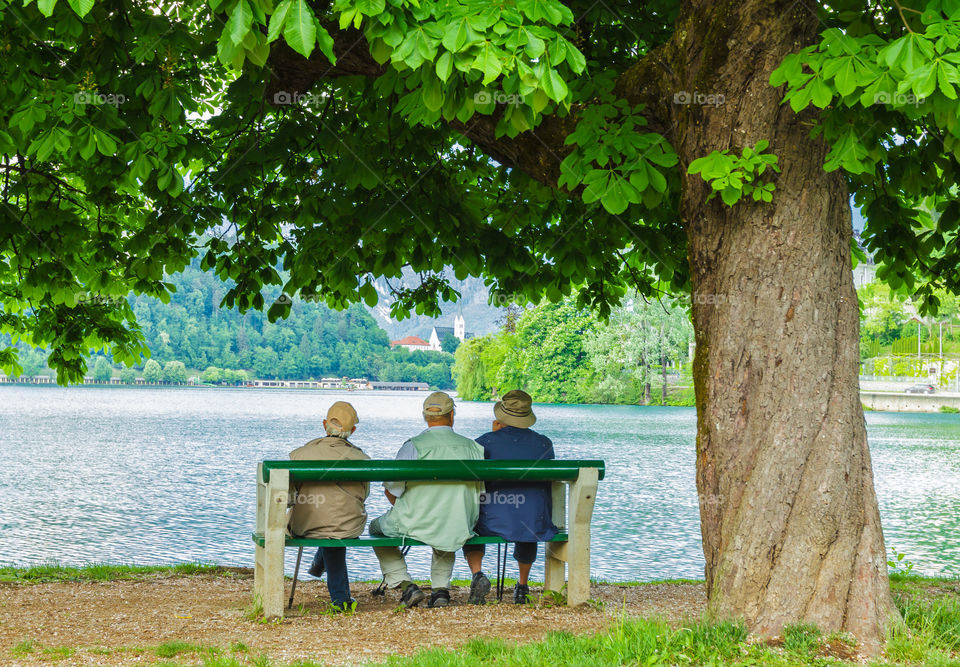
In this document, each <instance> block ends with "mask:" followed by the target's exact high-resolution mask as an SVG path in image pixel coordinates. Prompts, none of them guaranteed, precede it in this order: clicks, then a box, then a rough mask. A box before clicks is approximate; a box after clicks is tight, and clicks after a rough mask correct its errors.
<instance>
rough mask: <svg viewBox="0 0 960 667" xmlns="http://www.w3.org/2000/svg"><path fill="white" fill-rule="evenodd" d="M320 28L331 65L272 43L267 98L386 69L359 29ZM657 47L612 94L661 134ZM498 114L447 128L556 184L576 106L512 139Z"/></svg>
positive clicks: (666, 111)
mask: <svg viewBox="0 0 960 667" xmlns="http://www.w3.org/2000/svg"><path fill="white" fill-rule="evenodd" d="M324 27H325V28H326V29H327V31H328V32H329V33H330V35H331V36H332V37H333V40H334V44H333V51H334V53H335V54H336V56H337V64H336V65H331V64H330V62H329V61H328V60H327V59H326V57H325V56H324V55H323V54H322V53H321V52H320V50H319V49H317V50H315V51H314V53H313V54H312V55H311V56H310V58H309V59H305V58H304V57H303V56H301V55H300V54H298V53H296V52H295V51H293V50H292V49H291V48H290V47H288V46H287V45H286V44H285V43H282V42H277V43H275V44H274V46H273V49H272V51H271V54H270V59H269V61H268V63H267V67H268V68H269V69H270V71H271V72H272V73H273V77H272V79H271V80H270V82H269V84H268V86H267V89H266V95H267V100H268V101H270V102H271V103H273V101H274V100H275V97H274V95H276V94H277V93H286V94H287V95H288V96H289V97H288V98H287V99H296V97H297V96H298V95H303V94H305V93H306V92H307V91H309V90H310V88H312V87H313V86H314V85H315V84H316V83H317V82H318V81H321V80H323V79H334V78H339V77H343V76H365V77H371V78H375V77H378V76H380V75H381V74H383V73H384V72H385V71H386V69H387V66H386V65H380V64H378V63H377V62H376V61H375V60H374V59H373V57H372V56H371V55H370V49H369V46H368V45H367V42H366V39H365V38H364V36H363V34H362V33H361V32H360V31H358V30H354V29H352V28H349V29H347V30H339V29H338V27H337V25H336V24H332V23H331V24H324ZM665 46H666V45H665ZM663 52H664V49H663V47H661V48H659V49H657V50H656V51H654V52H652V53H650V54H648V55H647V56H645V57H643V58H641V59H640V60H639V61H638V62H637V63H636V64H635V65H633V66H631V67H630V68H629V69H627V70H626V71H625V72H624V73H623V74H621V76H620V78H619V80H618V81H617V84H616V88H615V92H616V94H618V95H619V96H621V97H624V98H625V99H627V101H629V102H630V103H631V104H634V105H636V104H644V105H645V107H646V110H647V111H648V112H649V114H648V118H647V120H648V123H649V129H650V131H652V132H658V133H660V134H666V133H667V132H668V131H669V128H670V127H671V124H670V118H671V109H670V108H669V101H672V96H668V95H667V92H666V91H665V90H664V84H665V83H666V84H669V81H665V76H664V73H666V74H667V77H666V78H667V79H673V80H676V76H675V75H674V74H673V72H672V70H671V69H670V67H669V66H668V65H667V64H666V61H665V60H664V59H663V57H662V54H663ZM671 95H672V94H671ZM668 97H669V100H668ZM500 113H501V112H496V113H494V114H492V115H489V116H485V115H480V114H477V115H475V116H474V117H473V118H471V119H470V120H469V121H467V122H466V123H463V122H460V121H457V120H454V121H452V122H451V123H450V127H451V128H452V129H454V130H455V131H457V132H459V133H460V134H462V135H463V136H464V137H466V138H467V139H469V140H470V141H471V142H473V143H474V144H476V145H477V146H478V147H480V148H481V149H482V150H483V151H484V152H485V153H486V154H487V155H489V156H490V157H491V158H493V159H494V160H496V161H497V162H499V163H500V164H502V165H503V166H505V167H511V168H515V169H519V170H521V171H523V172H524V173H526V174H528V175H529V176H530V177H531V178H533V179H535V180H536V181H538V182H540V183H542V184H543V185H546V186H547V187H550V188H557V187H558V186H557V180H558V179H559V177H560V162H561V161H562V160H563V159H564V158H565V157H566V156H567V155H568V154H569V153H570V151H571V150H572V149H571V147H570V146H567V145H565V143H564V141H565V140H566V138H567V136H568V135H569V134H570V133H571V132H573V130H574V128H575V127H576V125H577V120H578V119H577V116H576V109H574V110H573V113H571V114H570V115H568V116H565V117H560V116H556V115H549V116H543V117H542V119H541V122H540V124H539V125H538V126H537V127H536V128H534V129H533V130H532V131H529V132H523V133H521V134H519V135H518V136H516V137H514V138H510V137H507V136H500V137H497V136H496V131H495V130H496V126H497V122H498V121H499V119H500Z"/></svg>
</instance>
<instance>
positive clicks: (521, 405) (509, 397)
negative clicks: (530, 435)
mask: <svg viewBox="0 0 960 667" xmlns="http://www.w3.org/2000/svg"><path fill="white" fill-rule="evenodd" d="M531 403H533V399H532V398H530V394H528V393H527V392H525V391H520V390H519V389H514V390H512V391H508V392H507V393H506V394H504V395H503V398H502V399H501V400H499V401H497V404H496V405H494V406H493V414H494V416H495V417H496V418H497V421H498V422H500V423H501V424H503V425H504V426H516V427H517V428H530V427H531V426H533V425H534V424H535V423H537V417H536V415H534V414H533V409H532V408H531V407H530V404H531Z"/></svg>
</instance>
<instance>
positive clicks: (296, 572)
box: [287, 547, 303, 609]
mask: <svg viewBox="0 0 960 667" xmlns="http://www.w3.org/2000/svg"><path fill="white" fill-rule="evenodd" d="M301 558H303V547H300V548H299V549H297V565H296V567H294V568H293V584H291V586H290V602H288V603H287V609H293V594H294V593H296V592H297V575H299V574H300V559H301Z"/></svg>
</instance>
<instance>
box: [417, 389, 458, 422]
mask: <svg viewBox="0 0 960 667" xmlns="http://www.w3.org/2000/svg"><path fill="white" fill-rule="evenodd" d="M451 412H453V399H452V398H450V396H449V395H448V394H445V393H443V392H442V391H435V392H433V393H432V394H430V395H429V396H427V400H425V401H424V402H423V416H424V418H430V417H442V416H443V415H446V414H449V413H451Z"/></svg>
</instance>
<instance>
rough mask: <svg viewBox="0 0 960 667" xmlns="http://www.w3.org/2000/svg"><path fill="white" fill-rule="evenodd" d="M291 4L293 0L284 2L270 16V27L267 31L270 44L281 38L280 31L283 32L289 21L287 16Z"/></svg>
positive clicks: (284, 0)
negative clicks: (284, 25)
mask: <svg viewBox="0 0 960 667" xmlns="http://www.w3.org/2000/svg"><path fill="white" fill-rule="evenodd" d="M291 2H292V0H283V2H281V3H280V4H279V5H277V8H276V9H275V10H273V14H272V15H271V16H270V26H269V28H268V30H267V41H268V42H272V41H273V40H275V39H276V38H277V37H279V36H280V31H281V30H283V24H284V22H285V21H286V20H287V14H288V13H289V11H290V3H291Z"/></svg>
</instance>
